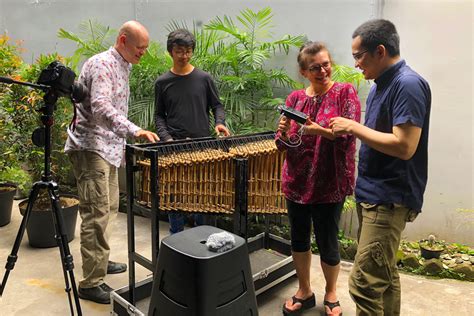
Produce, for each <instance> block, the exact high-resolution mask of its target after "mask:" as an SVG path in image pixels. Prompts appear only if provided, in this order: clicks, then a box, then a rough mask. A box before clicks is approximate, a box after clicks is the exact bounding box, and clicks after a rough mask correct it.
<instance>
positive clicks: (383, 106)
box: [355, 60, 431, 211]
mask: <svg viewBox="0 0 474 316" xmlns="http://www.w3.org/2000/svg"><path fill="white" fill-rule="evenodd" d="M430 110H431V91H430V87H429V85H428V83H427V82H426V80H425V79H423V78H422V77H421V76H420V75H419V74H417V73H416V72H414V71H413V70H412V69H411V68H410V67H408V66H407V65H406V63H405V61H404V60H401V61H399V62H398V63H396V64H395V65H393V66H391V67H390V68H389V69H387V70H386V71H385V72H384V73H383V74H382V75H380V76H379V77H378V78H377V79H376V80H375V85H374V86H372V88H371V90H370V93H369V96H368V98H367V106H366V113H365V126H367V127H370V128H372V129H374V130H377V131H380V132H384V133H392V128H393V126H397V125H400V124H404V123H408V122H410V123H411V124H413V125H415V126H418V127H420V128H421V129H422V131H421V137H420V141H419V143H418V147H417V149H416V152H415V154H414V155H413V157H412V158H411V159H409V160H402V159H399V158H396V157H393V156H389V155H386V154H384V153H381V152H379V151H377V150H375V149H372V148H370V147H369V146H367V145H366V144H364V143H363V144H362V146H361V148H360V152H359V167H358V178H357V182H356V189H355V195H356V200H357V202H365V203H369V204H391V203H396V204H401V205H404V206H405V207H408V208H410V209H414V210H417V211H421V207H422V205H423V193H424V191H425V187H426V182H427V178H428V130H429V118H430Z"/></svg>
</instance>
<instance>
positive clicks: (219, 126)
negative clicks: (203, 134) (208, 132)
mask: <svg viewBox="0 0 474 316" xmlns="http://www.w3.org/2000/svg"><path fill="white" fill-rule="evenodd" d="M214 130H215V131H216V134H217V136H221V134H223V135H222V136H230V131H229V130H228V129H227V127H225V126H224V125H222V124H217V125H216V127H215V128H214Z"/></svg>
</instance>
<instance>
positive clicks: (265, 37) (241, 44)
mask: <svg viewBox="0 0 474 316" xmlns="http://www.w3.org/2000/svg"><path fill="white" fill-rule="evenodd" d="M272 19H273V14H272V11H271V9H270V8H264V9H262V10H260V11H258V12H254V11H252V10H250V9H246V10H243V11H241V12H240V15H238V16H237V18H236V20H237V22H235V21H234V19H232V18H231V17H229V16H224V17H222V18H221V17H216V18H214V19H212V20H211V21H210V22H209V23H208V24H206V25H204V26H203V27H202V28H201V29H198V28H196V27H194V34H195V35H196V39H197V49H196V52H195V55H194V57H193V62H194V63H195V64H196V65H197V66H198V67H200V68H202V69H204V70H206V71H208V72H209V73H211V75H212V76H213V77H214V79H215V81H216V84H217V86H218V89H219V92H220V96H221V99H222V101H223V104H224V106H225V108H226V114H227V124H228V125H229V128H230V129H231V131H233V132H234V133H235V134H241V133H248V132H255V131H259V130H268V129H272V130H273V129H274V122H275V119H276V116H277V115H278V114H277V111H276V106H277V105H278V104H281V103H282V102H283V99H282V98H283V97H284V95H277V94H276V93H275V91H276V89H275V88H286V90H289V89H294V88H296V87H299V86H300V84H299V83H298V82H296V81H295V80H293V79H292V78H291V77H290V76H288V74H287V73H286V72H285V71H284V69H283V68H273V69H269V68H268V67H267V63H268V61H269V60H270V59H271V58H272V57H273V56H275V55H278V54H288V53H289V51H290V49H291V48H294V47H299V46H301V45H302V43H303V41H304V37H303V36H301V35H298V36H291V35H285V36H282V37H281V38H279V39H276V40H275V39H273V38H272V36H271V30H272V28H273V27H274V25H273V22H272ZM177 27H179V25H178V24H177V23H174V25H173V24H172V25H171V27H170V28H169V29H170V30H172V29H173V28H177Z"/></svg>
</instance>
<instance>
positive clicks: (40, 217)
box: [19, 193, 79, 248]
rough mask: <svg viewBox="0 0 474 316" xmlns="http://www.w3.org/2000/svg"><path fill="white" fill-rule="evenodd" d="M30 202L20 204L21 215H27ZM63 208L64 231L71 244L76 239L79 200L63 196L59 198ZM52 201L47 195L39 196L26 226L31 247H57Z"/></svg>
mask: <svg viewBox="0 0 474 316" xmlns="http://www.w3.org/2000/svg"><path fill="white" fill-rule="evenodd" d="M28 202H29V200H25V201H23V202H21V203H20V204H19V208H20V213H21V215H24V214H25V211H26V207H27V206H28ZM59 204H60V206H61V216H62V218H63V223H64V227H63V229H64V231H65V233H66V235H67V240H68V242H70V241H71V240H73V239H74V237H75V229H76V221H77V211H78V209H79V199H78V198H77V196H75V195H72V194H61V196H60V197H59ZM51 209H52V208H51V201H50V199H49V197H48V196H47V195H46V194H44V193H43V194H41V193H40V194H39V195H38V198H37V199H36V201H35V203H34V205H33V209H32V211H31V214H30V218H29V220H28V224H27V226H26V233H27V235H28V242H29V244H30V246H31V247H35V248H50V247H56V246H57V242H56V239H55V238H54V236H55V234H56V231H55V227H54V222H53V213H52V210H51Z"/></svg>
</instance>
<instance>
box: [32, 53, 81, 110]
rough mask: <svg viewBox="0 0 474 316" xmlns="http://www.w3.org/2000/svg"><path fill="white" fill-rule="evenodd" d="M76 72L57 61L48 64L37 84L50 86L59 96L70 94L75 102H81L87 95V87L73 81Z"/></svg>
mask: <svg viewBox="0 0 474 316" xmlns="http://www.w3.org/2000/svg"><path fill="white" fill-rule="evenodd" d="M75 78H76V74H75V73H74V71H72V70H71V69H69V68H68V67H66V66H64V65H63V64H61V63H60V62H59V61H53V62H52V63H51V64H49V65H48V67H46V68H45V69H44V70H43V71H42V72H41V73H40V76H39V78H38V84H41V85H45V86H49V87H51V88H52V89H53V90H55V91H56V92H57V94H58V96H59V97H63V96H70V97H71V99H72V101H73V102H75V103H78V102H81V101H82V100H84V99H85V97H86V96H87V93H88V91H87V88H86V87H85V86H84V85H82V84H80V83H79V82H74V79H75Z"/></svg>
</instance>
